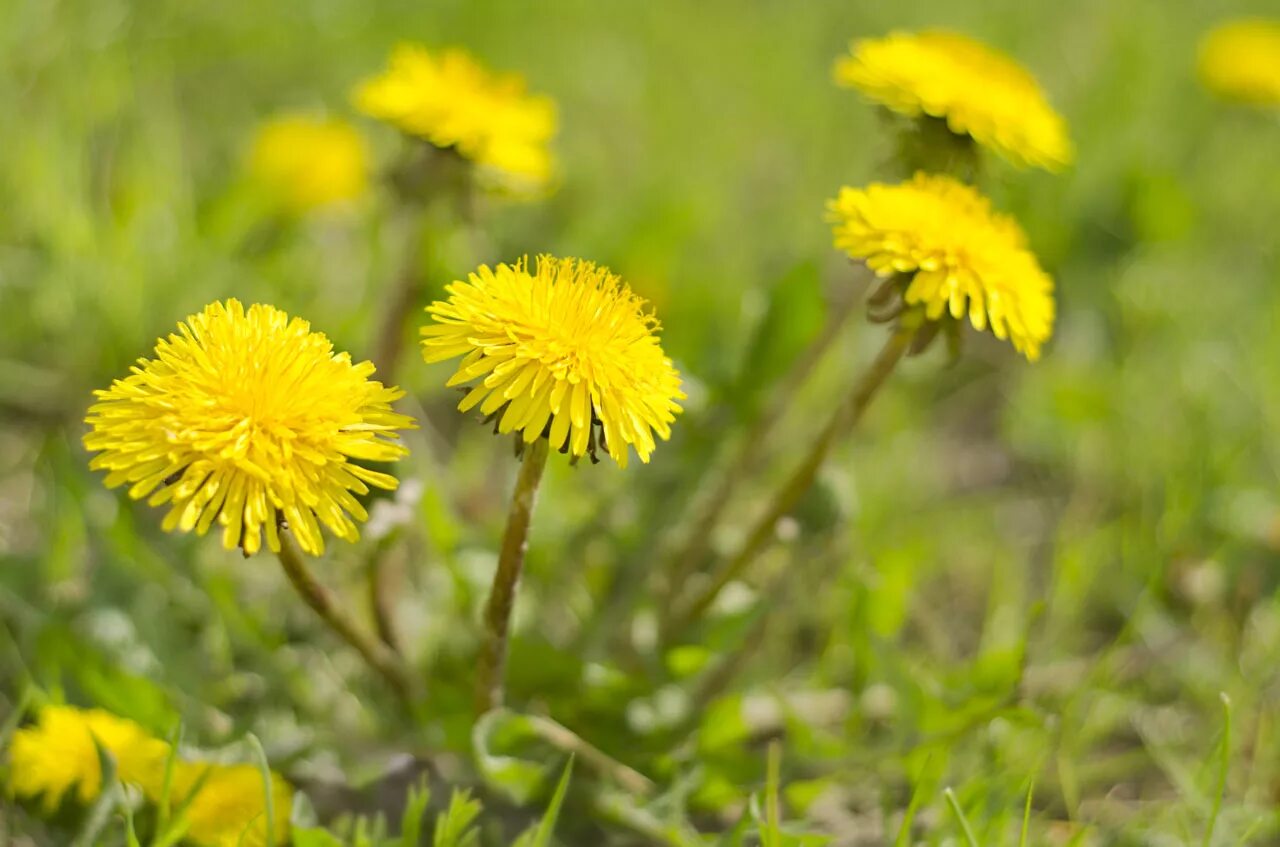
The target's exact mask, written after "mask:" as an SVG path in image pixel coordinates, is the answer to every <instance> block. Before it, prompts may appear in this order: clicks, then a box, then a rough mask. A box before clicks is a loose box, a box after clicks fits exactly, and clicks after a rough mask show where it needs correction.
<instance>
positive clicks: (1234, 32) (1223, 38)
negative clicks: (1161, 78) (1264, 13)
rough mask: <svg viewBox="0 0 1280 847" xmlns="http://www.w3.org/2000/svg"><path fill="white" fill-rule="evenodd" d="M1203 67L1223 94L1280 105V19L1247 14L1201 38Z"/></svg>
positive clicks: (1205, 77) (1207, 80)
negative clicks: (1252, 16) (1254, 16)
mask: <svg viewBox="0 0 1280 847" xmlns="http://www.w3.org/2000/svg"><path fill="white" fill-rule="evenodd" d="M1199 69H1200V79H1201V80H1202V81H1203V82H1204V85H1205V87H1206V88H1208V89H1209V90H1210V91H1212V92H1213V93H1215V94H1217V95H1219V96H1220V97H1225V98H1227V99H1229V100H1238V101H1240V102H1244V103H1250V104H1253V105H1257V106H1280V21H1275V20H1266V19H1263V18H1246V19H1244V20H1236V21H1229V22H1227V23H1225V24H1222V25H1220V26H1218V27H1216V28H1214V29H1213V30H1211V31H1210V32H1209V33H1208V34H1207V35H1206V36H1205V37H1204V39H1203V40H1202V41H1201V42H1200V62H1199Z"/></svg>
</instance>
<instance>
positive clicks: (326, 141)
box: [248, 114, 369, 213]
mask: <svg viewBox="0 0 1280 847" xmlns="http://www.w3.org/2000/svg"><path fill="white" fill-rule="evenodd" d="M248 164H249V172H250V175H251V176H252V177H253V180H254V182H255V183H257V184H258V185H259V186H260V187H261V188H262V189H263V191H264V193H266V194H267V195H268V197H269V198H270V199H271V200H272V201H273V202H275V203H277V204H278V205H279V206H280V207H281V208H283V209H285V210H286V211H290V212H295V213H302V212H309V211H311V210H313V209H320V208H324V207H327V206H333V205H338V204H341V203H345V202H348V201H351V200H355V199H356V198H358V197H360V196H361V195H362V194H364V192H365V190H366V189H367V187H368V181H369V151H368V149H367V147H366V146H365V142H364V138H363V137H362V136H361V135H360V133H359V132H358V131H357V130H356V128H355V127H353V126H352V125H351V124H349V123H347V122H345V121H341V120H337V119H336V118H326V117H318V116H315V115H308V114H287V115H280V116H279V117H276V118H273V119H272V120H270V121H267V122H266V123H264V124H263V125H262V126H261V127H259V128H258V132H257V135H256V136H255V137H254V139H253V145H252V147H251V149H250V151H249V163H248Z"/></svg>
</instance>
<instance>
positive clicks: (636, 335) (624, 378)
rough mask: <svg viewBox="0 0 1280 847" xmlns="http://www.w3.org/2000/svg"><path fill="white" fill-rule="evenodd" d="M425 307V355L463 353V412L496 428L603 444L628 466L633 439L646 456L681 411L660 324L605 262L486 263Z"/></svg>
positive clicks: (568, 445) (568, 444)
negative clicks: (489, 419) (486, 418)
mask: <svg viewBox="0 0 1280 847" xmlns="http://www.w3.org/2000/svg"><path fill="white" fill-rule="evenodd" d="M446 290H447V291H448V292H449V299H448V300H445V301H441V302H436V303H433V304H432V305H431V306H430V307H429V308H428V309H427V311H428V312H429V313H430V314H431V316H432V317H433V318H434V319H435V323H433V324H430V325H428V326H425V327H423V328H422V335H423V336H424V340H423V342H422V343H423V354H424V356H425V357H426V360H427V361H428V362H440V361H444V360H446V359H452V358H455V357H457V356H461V357H462V361H461V363H460V364H459V365H458V370H457V372H456V373H454V375H453V376H452V378H450V380H449V383H448V384H449V385H462V384H464V383H473V384H474V387H472V389H471V391H470V392H469V393H468V394H467V396H466V397H465V398H464V399H463V400H462V402H461V403H460V404H459V406H458V408H459V409H460V410H462V411H464V412H465V411H467V410H469V409H472V408H474V407H476V406H479V407H480V411H481V412H482V413H484V414H486V415H496V416H498V417H497V420H498V431H499V432H504V433H505V432H521V433H523V437H524V440H525V441H526V442H532V441H534V440H535V439H537V438H539V437H541V436H543V435H544V434H545V435H546V436H547V437H548V438H550V439H551V446H552V448H555V449H563V450H565V451H567V452H569V453H571V454H573V455H574V456H575V457H576V456H583V455H586V454H587V453H588V452H590V453H591V454H592V458H594V456H595V447H596V444H597V440H596V427H597V426H598V427H599V429H600V435H599V444H600V446H601V447H603V448H604V449H606V450H607V451H608V453H609V455H610V456H612V457H613V459H614V461H616V462H617V463H618V464H619V465H621V466H622V467H626V465H627V456H628V452H627V445H631V446H632V447H634V448H635V451H636V453H637V454H638V455H639V456H640V460H641V461H643V462H648V461H649V456H650V454H651V453H652V452H653V450H654V445H655V442H654V437H653V436H654V434H655V433H656V434H657V436H658V437H659V438H662V439H664V440H665V439H666V438H668V437H669V436H670V435H671V424H672V422H673V421H674V420H675V416H676V415H677V414H678V413H679V412H680V411H681V409H680V406H679V405H678V403H677V401H678V400H680V399H683V397H684V394H683V393H682V392H681V391H680V375H679V374H678V373H677V372H676V369H675V367H674V366H673V365H672V363H671V360H670V359H669V358H667V357H666V355H665V354H664V353H663V352H662V347H661V345H660V343H659V339H658V330H659V325H658V322H657V320H656V319H655V318H654V317H653V316H652V315H650V314H647V313H646V312H645V310H644V309H645V302H644V300H642V299H641V298H640V297H637V296H636V295H635V294H633V293H632V292H631V289H630V288H628V287H627V286H626V285H625V284H624V283H623V282H622V281H621V280H620V279H619V278H618V277H617V276H615V275H614V274H612V273H610V272H609V271H608V269H606V268H602V267H597V266H596V265H595V264H593V263H591V262H586V261H583V260H581V259H557V258H553V257H551V256H542V257H540V258H539V259H538V261H537V263H536V265H535V267H534V270H532V271H530V270H529V268H528V265H527V263H526V262H523V261H521V262H519V263H517V264H515V265H498V266H497V267H496V268H493V269H490V268H489V267H488V266H481V267H480V268H479V269H478V270H477V271H476V272H475V273H473V274H471V275H470V276H469V277H468V280H467V282H455V283H453V284H452V285H450V286H449V287H448V288H447V289H446Z"/></svg>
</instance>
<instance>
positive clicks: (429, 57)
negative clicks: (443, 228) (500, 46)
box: [355, 44, 556, 192]
mask: <svg viewBox="0 0 1280 847" xmlns="http://www.w3.org/2000/svg"><path fill="white" fill-rule="evenodd" d="M355 103H356V106H357V107H358V108H359V109H360V110H361V111H363V112H364V113H365V114H367V115H369V116H371V117H374V118H378V119H379V120H383V121H386V122H388V123H390V124H392V125H394V126H396V127H397V128H399V129H400V130H402V131H403V132H406V133H408V134H410V135H414V136H417V137H419V138H423V139H425V140H427V141H429V142H430V143H432V144H434V145H435V146H437V147H442V148H451V149H454V150H456V151H457V152H458V153H459V154H461V155H462V156H464V157H466V158H467V159H469V160H471V161H473V162H475V163H476V165H477V166H479V169H480V171H481V174H482V175H483V176H485V177H486V178H488V179H489V180H490V181H491V182H492V183H493V184H495V185H496V186H497V187H501V188H506V189H510V190H513V191H518V192H531V191H537V190H539V189H542V188H544V187H545V186H546V185H547V183H548V182H550V180H551V176H552V171H553V164H552V157H551V152H550V149H549V147H548V145H549V143H550V140H551V138H552V136H554V135H555V132H556V111H555V104H554V103H553V102H552V101H551V99H550V98H548V97H543V96H539V95H533V94H529V93H528V92H527V90H526V88H525V82H524V79H523V78H522V77H521V76H520V75H518V74H511V73H494V72H492V71H490V70H488V69H486V68H485V67H484V66H483V65H481V64H480V63H479V62H477V61H476V60H475V59H474V58H472V56H471V55H470V54H468V53H467V52H466V51H464V50H460V49H456V48H455V49H448V50H442V51H439V52H434V53H433V52H431V51H429V50H427V48H425V47H422V46H420V45H416V44H401V45H399V46H398V47H396V49H395V50H394V52H392V54H391V61H390V64H389V66H388V68H387V70H386V71H385V72H384V73H382V74H379V75H378V76H375V77H373V78H371V79H369V80H366V81H365V82H364V83H362V84H361V85H360V86H359V87H358V88H357V89H356V92H355Z"/></svg>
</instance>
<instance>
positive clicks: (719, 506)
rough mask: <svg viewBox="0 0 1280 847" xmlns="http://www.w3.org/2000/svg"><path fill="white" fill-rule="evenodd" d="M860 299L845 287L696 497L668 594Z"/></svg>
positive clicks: (703, 547) (679, 584)
mask: <svg viewBox="0 0 1280 847" xmlns="http://www.w3.org/2000/svg"><path fill="white" fill-rule="evenodd" d="M858 302H859V298H858V297H857V296H856V295H855V294H854V293H853V292H852V291H848V292H845V293H844V296H843V297H842V298H841V300H840V301H839V302H838V303H836V304H835V306H834V308H833V309H832V311H831V312H830V314H829V316H828V318H827V322H826V325H825V326H823V328H822V331H821V332H820V333H819V334H818V335H817V337H815V338H814V339H813V341H812V343H810V344H809V346H808V347H806V348H805V350H804V351H803V352H802V353H801V354H800V356H799V358H797V359H796V361H795V364H793V365H792V367H791V369H790V371H788V373H787V375H786V377H785V378H784V379H782V380H781V381H779V382H778V384H777V387H776V388H775V389H774V391H773V395H772V397H771V398H770V400H769V404H768V405H767V406H766V407H765V409H764V411H763V412H762V413H761V414H760V417H758V418H757V419H756V421H755V424H754V425H753V426H752V427H751V429H750V431H749V432H748V433H747V435H746V437H745V438H743V440H742V442H741V444H740V446H739V447H738V450H737V451H736V452H735V453H734V456H733V459H732V461H730V462H729V463H728V464H726V465H725V466H724V467H723V470H722V472H721V473H720V474H719V476H718V477H717V478H716V479H715V480H713V483H712V485H711V486H708V487H707V490H706V491H704V494H703V496H702V497H701V498H699V499H700V502H701V506H700V508H699V509H698V511H697V512H696V514H695V517H694V518H693V519H692V520H690V521H689V522H688V537H687V538H686V539H685V542H684V544H683V546H682V547H681V549H680V551H679V552H678V553H677V554H676V555H675V557H674V558H672V559H670V560H669V561H671V562H672V563H673V565H674V567H673V569H672V571H671V574H670V577H669V580H668V584H667V587H666V594H667V596H668V597H677V596H679V594H680V592H681V590H682V589H683V588H684V586H685V583H686V582H687V581H688V579H689V577H690V576H692V575H693V574H694V573H695V572H696V571H697V569H698V566H699V565H701V564H702V562H703V560H704V559H705V558H706V555H707V552H708V550H709V549H710V545H711V538H712V536H713V534H714V531H715V528H716V525H717V524H719V522H720V519H721V517H722V516H723V515H724V511H725V508H726V507H727V506H728V504H729V501H730V499H731V498H732V495H733V492H734V491H736V490H738V488H740V487H741V485H742V482H743V480H745V479H746V478H747V477H748V476H749V475H750V474H751V473H752V472H753V471H754V470H755V469H756V468H757V467H758V466H759V464H760V460H761V458H762V457H763V455H764V451H763V449H762V448H763V447H764V444H765V442H766V440H767V439H768V438H769V435H770V433H772V432H773V428H774V426H776V425H777V423H778V421H779V420H781V419H782V416H783V415H784V414H785V413H786V411H787V409H789V408H790V407H791V405H792V402H793V401H794V400H795V397H796V394H797V393H798V392H799V390H800V388H801V387H802V386H804V385H805V383H806V382H808V379H809V376H810V375H811V374H812V373H813V371H814V370H815V369H816V368H817V366H818V364H819V363H820V362H821V361H822V360H823V358H824V357H825V356H826V354H827V351H828V350H830V349H831V346H832V344H834V343H835V341H836V339H838V338H839V337H840V331H841V329H843V328H844V325H845V323H846V322H847V321H848V319H849V316H850V315H852V314H853V312H854V310H855V309H856V308H857V305H858Z"/></svg>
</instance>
